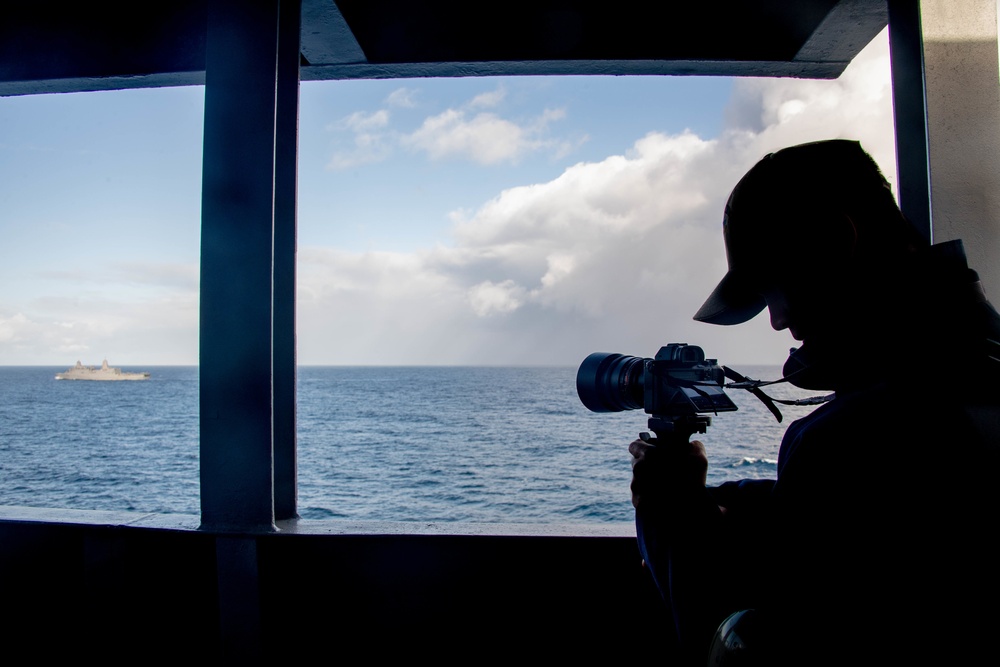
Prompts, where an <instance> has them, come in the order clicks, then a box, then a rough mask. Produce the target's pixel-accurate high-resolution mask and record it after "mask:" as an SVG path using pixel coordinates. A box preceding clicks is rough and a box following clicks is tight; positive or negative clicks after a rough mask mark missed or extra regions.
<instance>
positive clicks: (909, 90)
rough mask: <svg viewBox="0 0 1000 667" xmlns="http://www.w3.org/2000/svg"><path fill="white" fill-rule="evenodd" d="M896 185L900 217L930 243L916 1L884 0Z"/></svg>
mask: <svg viewBox="0 0 1000 667" xmlns="http://www.w3.org/2000/svg"><path fill="white" fill-rule="evenodd" d="M889 52H890V59H891V61H892V106H893V114H894V116H895V120H896V187H897V190H898V195H899V207H900V209H902V211H903V215H905V216H906V217H907V219H909V221H910V222H911V223H913V225H914V226H916V227H917V229H918V230H919V231H920V233H921V234H923V236H924V238H925V239H927V241H928V242H933V222H932V220H931V184H930V159H929V153H928V148H927V146H928V142H927V90H926V79H925V76H924V44H923V36H922V29H921V26H920V2H919V0H889Z"/></svg>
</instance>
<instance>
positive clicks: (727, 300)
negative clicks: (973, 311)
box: [694, 139, 926, 340]
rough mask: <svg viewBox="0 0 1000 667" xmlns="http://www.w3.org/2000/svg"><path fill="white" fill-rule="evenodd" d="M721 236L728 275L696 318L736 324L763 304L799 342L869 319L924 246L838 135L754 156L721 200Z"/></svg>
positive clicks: (875, 171) (870, 163)
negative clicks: (898, 271)
mask: <svg viewBox="0 0 1000 667" xmlns="http://www.w3.org/2000/svg"><path fill="white" fill-rule="evenodd" d="M723 235H724V239H725V244H726V253H727V256H728V260H729V271H728V273H726V275H725V276H724V277H723V279H722V281H721V282H720V283H719V285H718V287H716V289H715V290H714V291H713V292H712V294H711V295H710V296H709V298H708V300H706V301H705V303H704V305H703V306H702V307H701V309H699V311H698V312H697V313H696V314H695V316H694V319H696V320H698V321H701V322H708V323H710V324H723V325H731V324H739V323H741V322H746V321H747V320H749V319H751V318H753V317H754V316H756V315H757V314H758V313H760V312H761V311H762V310H763V309H764V308H765V307H767V308H768V309H769V311H770V315H771V323H772V325H773V326H774V328H775V329H784V328H788V329H789V330H790V331H791V333H792V335H793V336H794V337H795V338H796V339H799V340H808V339H810V338H822V337H824V336H827V335H837V334H839V333H843V331H844V330H845V327H847V328H848V329H849V328H850V326H851V325H856V324H859V322H858V320H859V319H861V318H865V317H871V315H872V306H873V304H877V303H878V300H879V299H881V298H885V297H887V293H888V292H889V289H888V285H887V284H883V283H885V281H886V279H887V278H888V277H889V276H891V273H892V271H893V268H894V267H895V266H896V265H897V264H898V263H899V262H900V261H901V260H902V258H903V257H904V256H906V255H907V254H908V253H909V252H910V251H911V250H913V249H914V248H916V247H920V246H922V245H926V242H925V241H924V240H923V238H922V237H921V236H920V234H919V233H918V232H917V231H916V230H915V229H914V228H913V226H912V225H911V224H910V223H909V222H908V221H907V220H906V219H905V218H904V217H903V215H902V213H901V212H900V210H899V207H898V206H897V205H896V201H895V199H894V198H893V196H892V191H891V190H890V187H889V184H888V182H887V181H886V179H885V177H884V176H883V175H882V173H881V171H880V170H879V168H878V166H877V165H876V163H875V162H874V160H872V158H871V157H870V156H869V155H868V154H867V153H866V152H865V151H864V150H863V149H862V148H861V145H860V144H859V143H858V142H856V141H848V140H841V139H836V140H830V141H819V142H813V143H808V144H801V145H798V146H792V147H789V148H785V149H783V150H780V151H777V152H774V153H771V154H769V155H767V156H765V157H764V158H763V159H762V160H760V161H759V162H758V163H757V164H756V165H754V167H753V168H752V169H750V171H748V172H747V174H746V175H745V176H744V177H743V178H742V179H741V180H740V181H739V183H737V185H736V187H735V188H734V189H733V191H732V194H731V195H730V197H729V201H728V202H727V204H726V209H725V215H724V218H723ZM883 292H885V293H883Z"/></svg>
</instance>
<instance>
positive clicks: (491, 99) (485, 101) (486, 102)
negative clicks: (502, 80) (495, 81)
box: [469, 86, 507, 109]
mask: <svg viewBox="0 0 1000 667" xmlns="http://www.w3.org/2000/svg"><path fill="white" fill-rule="evenodd" d="M506 96H507V91H506V90H504V88H503V87H502V86H501V87H500V88H497V89H496V90H492V91H490V92H488V93H480V94H479V95H476V96H475V97H473V98H472V101H471V102H469V107H470V108H472V109H478V108H482V107H487V108H493V107H495V106H497V105H498V104H500V103H501V102H502V101H503V99H504V98H505V97H506Z"/></svg>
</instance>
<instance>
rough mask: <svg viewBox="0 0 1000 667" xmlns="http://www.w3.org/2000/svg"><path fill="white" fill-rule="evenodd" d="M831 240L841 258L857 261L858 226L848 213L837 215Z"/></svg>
mask: <svg viewBox="0 0 1000 667" xmlns="http://www.w3.org/2000/svg"><path fill="white" fill-rule="evenodd" d="M830 240H831V242H832V243H833V244H834V247H833V250H834V252H836V253H837V255H838V256H839V257H844V258H847V259H855V258H856V257H857V255H858V226H857V225H856V224H855V223H854V218H852V217H851V216H850V215H848V214H846V213H841V214H839V215H836V216H835V217H834V219H833V233H832V234H831V239H830Z"/></svg>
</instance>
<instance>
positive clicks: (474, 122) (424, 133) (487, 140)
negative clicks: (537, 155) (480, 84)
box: [401, 94, 565, 165]
mask: <svg viewBox="0 0 1000 667" xmlns="http://www.w3.org/2000/svg"><path fill="white" fill-rule="evenodd" d="M483 97H484V96H483V95H480V96H478V97H477V98H475V100H473V103H472V104H470V108H471V107H476V106H482V105H483V102H482V99H483ZM486 97H488V98H491V97H492V95H491V94H487V96H486ZM489 102H490V103H491V104H493V103H495V100H492V99H490V100H489ZM564 116H565V112H564V111H562V110H558V109H556V110H550V109H546V110H544V111H543V112H542V114H541V115H540V116H537V117H535V118H531V119H529V121H528V122H527V123H525V124H523V125H522V124H518V123H515V122H513V121H510V120H507V119H505V118H502V117H500V116H499V115H497V114H494V113H488V112H480V113H476V114H474V115H470V114H469V113H468V112H467V111H465V110H463V109H448V110H446V111H444V112H442V113H440V114H438V115H436V116H432V117H430V118H427V119H426V120H425V121H424V123H423V125H421V126H420V127H419V128H418V129H417V130H416V131H415V132H413V133H412V134H409V135H407V136H405V137H403V138H402V139H401V141H402V144H403V145H404V146H406V147H408V148H410V149H414V150H419V151H424V152H426V153H427V154H428V155H429V156H430V157H431V158H432V159H435V160H440V159H443V158H464V159H468V160H471V161H473V162H476V163H478V164H482V165H495V164H500V163H511V164H516V163H517V162H518V161H519V160H520V159H521V158H522V157H524V156H525V155H526V154H528V153H532V152H535V151H538V150H542V149H547V148H552V147H559V148H560V149H562V148H563V144H562V143H560V142H556V141H553V140H551V139H549V138H547V136H546V135H547V132H548V128H549V125H550V124H551V123H552V122H553V121H557V120H560V119H562V118H563V117H564Z"/></svg>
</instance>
